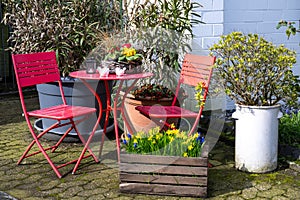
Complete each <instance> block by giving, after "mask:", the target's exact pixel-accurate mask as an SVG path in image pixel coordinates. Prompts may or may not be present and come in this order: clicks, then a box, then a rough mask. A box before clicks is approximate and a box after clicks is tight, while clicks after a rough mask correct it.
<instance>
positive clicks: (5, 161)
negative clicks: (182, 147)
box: [0, 97, 300, 200]
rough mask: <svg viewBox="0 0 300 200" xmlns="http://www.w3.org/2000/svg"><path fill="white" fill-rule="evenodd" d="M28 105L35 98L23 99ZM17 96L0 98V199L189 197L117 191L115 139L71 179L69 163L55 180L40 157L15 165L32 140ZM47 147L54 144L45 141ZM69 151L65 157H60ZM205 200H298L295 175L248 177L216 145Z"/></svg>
mask: <svg viewBox="0 0 300 200" xmlns="http://www.w3.org/2000/svg"><path fill="white" fill-rule="evenodd" d="M28 101H31V105H32V106H36V105H37V100H36V98H30V97H28ZM21 113H22V112H21V106H20V103H19V100H18V98H17V97H14V98H0V191H1V192H0V199H21V200H35V199H121V200H122V199H124V200H127V199H128V200H130V199H141V200H142V199H174V200H175V199H194V198H188V197H181V198H180V197H170V196H154V195H151V196H150V195H138V194H121V193H120V192H119V188H118V187H119V185H118V184H119V179H118V166H117V165H116V161H115V154H116V152H115V151H114V150H112V149H114V141H113V140H112V141H108V142H107V143H106V145H105V147H104V152H103V161H102V162H101V163H100V164H97V163H94V162H92V161H91V159H86V160H84V161H83V162H82V164H81V165H80V167H79V170H78V171H77V173H76V174H75V175H72V174H71V173H70V170H72V167H73V165H71V166H68V167H66V168H63V169H62V170H61V171H62V173H63V174H65V176H64V177H63V178H62V179H58V178H57V177H56V176H55V174H54V172H53V171H52V169H51V168H50V166H49V165H48V163H47V162H46V161H45V159H44V157H43V156H42V155H36V156H34V157H31V158H28V159H26V160H25V161H24V162H23V163H22V164H21V165H16V162H17V160H18V158H19V157H20V156H21V154H22V152H23V151H24V149H25V148H26V146H27V144H28V143H29V141H31V137H30V135H29V132H28V130H27V125H26V123H25V121H24V119H23V118H22V116H21ZM46 143H48V144H50V143H53V142H50V141H46ZM81 148H82V145H81V144H79V143H64V144H63V145H62V147H60V148H59V149H58V151H57V152H56V153H55V154H54V156H53V160H54V161H59V160H66V159H69V158H70V157H75V158H76V156H78V154H79V153H80V150H81ZM64 152H68V153H67V154H62V153H64ZM209 159H210V163H211V164H213V167H212V168H209V176H208V177H209V178H208V198H207V199H272V200H277V199H282V200H284V199H300V176H299V172H297V171H294V170H292V169H290V168H289V167H288V165H287V164H285V163H284V162H280V163H279V167H278V169H277V170H276V171H274V172H272V173H266V174H250V173H245V172H240V171H237V170H236V169H235V168H234V147H233V145H232V144H230V143H228V142H226V141H218V143H217V145H216V146H215V147H214V149H213V150H212V151H211V152H210V155H209Z"/></svg>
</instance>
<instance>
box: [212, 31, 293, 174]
mask: <svg viewBox="0 0 300 200" xmlns="http://www.w3.org/2000/svg"><path fill="white" fill-rule="evenodd" d="M210 50H211V52H212V53H213V54H215V55H216V56H217V60H216V64H215V68H216V73H217V75H218V76H219V77H220V82H221V84H222V85H223V87H224V88H225V91H226V93H227V94H228V95H229V96H230V97H231V98H232V99H233V100H235V102H236V112H235V113H234V114H233V117H234V118H236V119H238V120H237V121H236V138H235V139H236V167H237V168H238V169H241V170H244V171H250V172H267V171H271V170H274V169H275V168H276V167H277V145H278V144H277V143H278V119H277V118H278V117H280V112H279V108H280V105H279V103H281V102H282V103H284V102H285V103H288V104H295V103H296V102H297V98H298V94H297V89H298V82H297V77H296V76H294V74H293V72H292V67H293V64H295V63H296V54H295V52H294V51H291V50H289V49H287V48H285V47H284V46H283V45H279V46H275V45H274V44H272V43H271V42H268V41H267V40H265V39H264V38H262V37H259V36H258V35H257V34H243V33H241V32H232V33H230V34H228V35H224V36H221V39H220V41H219V42H218V43H217V44H215V45H213V46H212V47H211V48H210ZM253 138H255V139H253Z"/></svg>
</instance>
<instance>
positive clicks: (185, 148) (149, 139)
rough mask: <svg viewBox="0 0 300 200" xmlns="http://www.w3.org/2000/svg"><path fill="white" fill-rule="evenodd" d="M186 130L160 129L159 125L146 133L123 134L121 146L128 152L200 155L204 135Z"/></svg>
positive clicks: (172, 126) (172, 127)
mask: <svg viewBox="0 0 300 200" xmlns="http://www.w3.org/2000/svg"><path fill="white" fill-rule="evenodd" d="M187 134H188V133H187V132H186V131H180V130H179V129H175V126H174V125H173V124H172V125H171V128H170V129H168V130H166V131H161V129H160V127H155V128H153V129H150V130H149V131H148V133H146V132H144V131H139V132H137V133H136V134H134V135H131V134H123V135H122V141H123V145H122V148H123V149H124V150H125V151H126V152H128V153H135V154H151V155H162V156H181V157H200V156H201V151H202V148H203V146H204V144H205V139H204V136H203V135H202V134H201V133H195V134H194V135H192V136H188V135H187Z"/></svg>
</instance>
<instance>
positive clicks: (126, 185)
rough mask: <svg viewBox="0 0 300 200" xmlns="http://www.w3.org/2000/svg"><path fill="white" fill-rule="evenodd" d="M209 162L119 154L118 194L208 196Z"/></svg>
mask: <svg viewBox="0 0 300 200" xmlns="http://www.w3.org/2000/svg"><path fill="white" fill-rule="evenodd" d="M207 176H208V159H207V158H203V157H199V158H183V157H177V156H154V155H139V154H126V153H121V161H120V192H123V193H142V194H156V195H174V196H190V197H206V196H207Z"/></svg>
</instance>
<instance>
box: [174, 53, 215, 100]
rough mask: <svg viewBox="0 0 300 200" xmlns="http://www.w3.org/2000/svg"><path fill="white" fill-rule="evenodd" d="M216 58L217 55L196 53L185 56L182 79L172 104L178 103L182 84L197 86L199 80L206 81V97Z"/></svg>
mask: <svg viewBox="0 0 300 200" xmlns="http://www.w3.org/2000/svg"><path fill="white" fill-rule="evenodd" d="M215 60H216V57H213V56H201V55H194V54H186V55H185V56H184V60H183V62H182V69H181V73H180V79H179V82H178V85H177V88H176V93H175V98H174V101H173V104H172V105H175V103H176V100H177V98H178V93H179V89H180V87H181V84H186V85H190V86H194V87H195V86H197V84H198V83H199V82H200V83H204V85H205V87H204V88H203V89H204V90H205V93H204V98H206V95H207V92H208V87H209V83H210V79H211V76H212V70H213V65H214V63H215Z"/></svg>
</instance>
